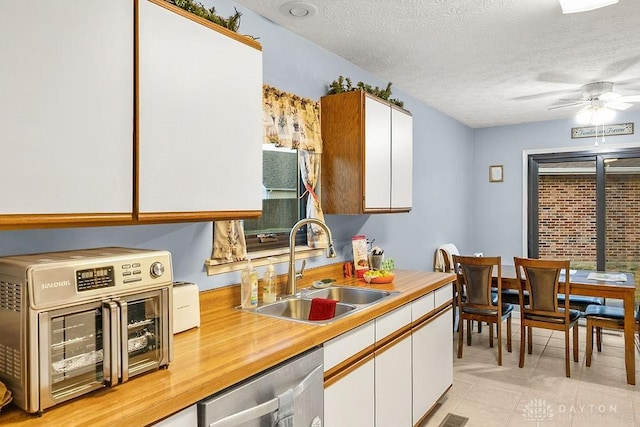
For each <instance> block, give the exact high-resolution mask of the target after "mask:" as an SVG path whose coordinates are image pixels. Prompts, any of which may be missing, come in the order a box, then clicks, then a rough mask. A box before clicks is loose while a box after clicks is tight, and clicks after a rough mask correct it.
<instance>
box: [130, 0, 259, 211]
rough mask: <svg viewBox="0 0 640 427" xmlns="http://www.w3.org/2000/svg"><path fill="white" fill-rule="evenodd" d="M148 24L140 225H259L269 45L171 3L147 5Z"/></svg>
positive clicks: (142, 71)
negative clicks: (225, 221) (222, 217)
mask: <svg viewBox="0 0 640 427" xmlns="http://www.w3.org/2000/svg"><path fill="white" fill-rule="evenodd" d="M174 9H175V8H174ZM138 19H139V27H138V32H139V35H138V36H139V37H138V47H139V50H138V57H139V63H138V126H139V127H138V129H139V135H138V162H139V169H138V177H139V178H138V200H139V219H140V220H142V221H144V220H147V219H153V218H162V217H163V215H168V216H169V217H176V218H180V215H181V214H185V215H191V219H193V218H194V216H193V215H195V217H198V216H200V217H202V218H203V219H207V218H208V219H211V218H215V212H221V211H225V212H229V211H233V212H234V213H235V215H234V216H235V217H242V216H246V214H247V213H249V216H251V213H254V214H255V215H254V216H257V215H258V214H259V212H260V211H261V209H262V194H261V183H262V113H261V112H262V52H261V50H260V45H259V44H257V43H255V42H253V41H250V43H243V42H242V41H239V40H238V38H244V36H238V35H235V37H230V36H229V35H228V34H226V33H224V31H223V32H220V29H219V27H217V26H215V25H214V24H210V23H207V22H206V21H204V22H203V21H202V20H199V19H197V17H196V18H195V19H194V18H188V17H187V15H184V14H181V13H179V12H178V13H177V12H176V11H175V10H173V9H171V10H170V5H166V2H163V1H161V0H153V1H147V0H141V1H140V3H139V18H138ZM215 28H218V29H215ZM234 34H235V33H234Z"/></svg>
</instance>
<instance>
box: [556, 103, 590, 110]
mask: <svg viewBox="0 0 640 427" xmlns="http://www.w3.org/2000/svg"><path fill="white" fill-rule="evenodd" d="M582 104H584V102H583V101H581V102H572V103H570V104H561V105H552V106H551V107H549V108H548V110H557V109H559V108H567V107H574V106H576V105H582Z"/></svg>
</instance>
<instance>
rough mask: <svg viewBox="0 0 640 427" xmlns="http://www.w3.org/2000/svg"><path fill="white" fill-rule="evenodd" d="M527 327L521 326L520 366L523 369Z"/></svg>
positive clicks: (522, 324)
mask: <svg viewBox="0 0 640 427" xmlns="http://www.w3.org/2000/svg"><path fill="white" fill-rule="evenodd" d="M525 329H526V328H525V326H524V323H521V324H520V364H519V365H518V366H520V367H521V368H522V367H524V336H525V333H526V331H525Z"/></svg>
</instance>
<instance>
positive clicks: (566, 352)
mask: <svg viewBox="0 0 640 427" xmlns="http://www.w3.org/2000/svg"><path fill="white" fill-rule="evenodd" d="M564 365H565V370H566V374H567V378H570V377H571V365H570V364H569V330H568V329H567V330H565V331H564Z"/></svg>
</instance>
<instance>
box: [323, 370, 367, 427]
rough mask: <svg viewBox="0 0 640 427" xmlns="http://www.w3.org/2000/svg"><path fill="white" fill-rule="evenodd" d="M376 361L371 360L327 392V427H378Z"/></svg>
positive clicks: (331, 385)
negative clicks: (376, 416)
mask: <svg viewBox="0 0 640 427" xmlns="http://www.w3.org/2000/svg"><path fill="white" fill-rule="evenodd" d="M374 378H375V374H374V360H373V357H369V358H368V359H367V360H366V361H364V363H362V364H361V365H358V366H355V367H354V369H353V370H351V371H349V372H348V373H346V374H345V375H344V376H342V377H341V378H340V379H338V380H336V381H335V382H334V383H332V384H330V385H329V386H327V385H325V389H324V426H325V427H335V426H345V427H371V426H373V425H375V424H374V410H375V398H374Z"/></svg>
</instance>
